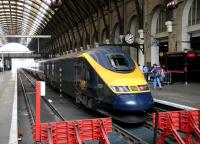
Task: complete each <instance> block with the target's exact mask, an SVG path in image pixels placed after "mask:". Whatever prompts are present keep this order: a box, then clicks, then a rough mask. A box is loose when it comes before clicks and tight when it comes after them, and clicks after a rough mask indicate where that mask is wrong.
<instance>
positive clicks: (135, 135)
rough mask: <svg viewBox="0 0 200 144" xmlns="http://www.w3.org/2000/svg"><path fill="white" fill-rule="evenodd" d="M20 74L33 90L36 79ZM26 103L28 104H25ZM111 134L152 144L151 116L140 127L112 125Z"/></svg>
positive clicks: (133, 142)
mask: <svg viewBox="0 0 200 144" xmlns="http://www.w3.org/2000/svg"><path fill="white" fill-rule="evenodd" d="M21 73H22V74H23V75H24V77H26V79H27V80H28V81H29V83H31V86H32V87H34V88H35V83H36V79H35V78H33V76H31V75H30V74H27V73H25V72H24V71H23V72H22V71H21ZM28 86H30V84H28ZM23 89H25V88H23ZM28 89H30V88H28ZM26 93H27V92H26ZM42 99H43V101H44V103H45V104H46V105H48V107H49V108H50V109H51V111H52V113H53V114H54V115H56V116H57V117H58V118H59V121H65V120H67V119H66V118H65V116H64V115H63V114H61V113H60V112H59V110H58V109H57V108H56V107H55V106H54V105H53V104H51V103H50V102H49V101H48V99H47V98H46V97H42ZM27 103H30V102H27ZM27 107H30V106H27ZM28 109H30V108H28ZM156 109H158V110H159V111H167V110H169V109H171V110H173V108H169V107H165V106H162V107H159V105H158V107H156ZM29 111H31V110H29ZM33 118H34V117H33ZM33 118H31V119H33ZM113 132H115V133H116V134H117V135H118V136H119V137H120V138H122V139H123V140H124V141H125V142H126V143H128V144H148V143H153V136H154V133H153V127H152V118H151V114H149V116H148V120H147V122H145V123H144V124H142V125H140V126H131V127H122V126H119V125H118V124H114V123H113ZM158 133H159V132H158Z"/></svg>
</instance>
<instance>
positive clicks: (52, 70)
mask: <svg viewBox="0 0 200 144" xmlns="http://www.w3.org/2000/svg"><path fill="white" fill-rule="evenodd" d="M51 72H52V75H54V64H52V69H51Z"/></svg>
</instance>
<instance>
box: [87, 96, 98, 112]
mask: <svg viewBox="0 0 200 144" xmlns="http://www.w3.org/2000/svg"><path fill="white" fill-rule="evenodd" d="M87 107H88V108H89V109H93V110H96V100H95V99H94V98H90V99H89V100H88V103H87Z"/></svg>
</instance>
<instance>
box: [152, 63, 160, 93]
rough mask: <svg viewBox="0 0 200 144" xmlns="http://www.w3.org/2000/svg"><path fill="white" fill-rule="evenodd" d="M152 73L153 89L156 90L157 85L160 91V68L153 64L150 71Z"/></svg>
mask: <svg viewBox="0 0 200 144" xmlns="http://www.w3.org/2000/svg"><path fill="white" fill-rule="evenodd" d="M151 72H152V73H153V88H154V89H156V87H157V85H158V86H159V88H160V89H162V85H161V82H160V79H161V72H162V71H161V68H160V67H158V66H157V64H153V69H152V70H151Z"/></svg>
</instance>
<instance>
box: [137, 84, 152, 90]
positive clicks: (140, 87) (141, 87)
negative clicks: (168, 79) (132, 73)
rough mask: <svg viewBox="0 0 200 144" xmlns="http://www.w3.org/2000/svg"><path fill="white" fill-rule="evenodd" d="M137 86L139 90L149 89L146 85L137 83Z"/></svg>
mask: <svg viewBox="0 0 200 144" xmlns="http://www.w3.org/2000/svg"><path fill="white" fill-rule="evenodd" d="M138 88H139V89H140V91H147V90H149V87H148V85H138Z"/></svg>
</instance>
